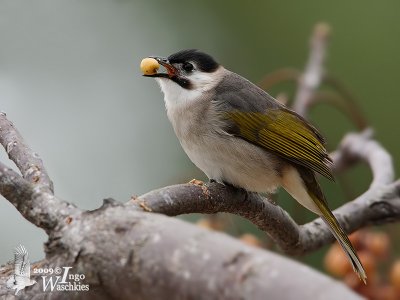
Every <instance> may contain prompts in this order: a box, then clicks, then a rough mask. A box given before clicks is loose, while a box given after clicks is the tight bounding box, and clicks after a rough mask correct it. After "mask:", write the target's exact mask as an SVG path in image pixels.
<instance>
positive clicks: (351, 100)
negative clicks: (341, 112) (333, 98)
mask: <svg viewBox="0 0 400 300" xmlns="http://www.w3.org/2000/svg"><path fill="white" fill-rule="evenodd" d="M322 81H323V82H324V83H326V84H327V85H330V86H331V87H333V88H334V89H335V90H336V91H337V92H338V93H339V95H341V96H342V99H344V100H346V102H344V103H343V104H344V105H345V106H346V108H347V110H348V111H349V113H350V114H351V116H352V117H353V118H352V119H353V121H354V122H355V123H356V124H357V125H358V127H359V129H360V130H363V129H365V128H367V127H368V121H367V119H366V118H365V116H364V115H363V113H362V112H361V109H360V108H359V106H358V104H357V101H356V99H355V97H354V96H353V94H352V93H351V92H350V91H349V90H348V88H347V87H346V86H345V85H344V84H343V83H342V82H341V81H340V80H338V79H336V78H335V77H333V76H331V75H330V74H328V73H326V74H325V75H324V77H323V78H322Z"/></svg>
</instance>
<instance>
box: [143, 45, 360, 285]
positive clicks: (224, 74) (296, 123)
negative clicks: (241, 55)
mask: <svg viewBox="0 0 400 300" xmlns="http://www.w3.org/2000/svg"><path fill="white" fill-rule="evenodd" d="M160 65H161V66H162V67H163V68H164V69H165V72H159V70H158V69H159V67H160ZM141 68H142V71H143V73H144V74H143V76H145V77H151V78H155V79H156V81H157V82H158V84H159V86H160V88H161V91H162V93H163V94H164V102H165V107H166V112H167V116H168V119H169V120H170V122H171V124H172V127H173V129H174V131H175V134H176V136H177V137H178V140H179V142H180V144H181V146H182V148H183V150H184V151H185V152H186V154H187V155H188V157H189V158H190V160H191V161H192V162H193V163H194V164H195V165H196V166H197V167H198V168H199V169H200V170H202V171H203V172H204V173H205V174H206V175H207V177H208V178H209V180H210V181H215V182H220V183H223V184H227V185H231V186H234V187H237V188H241V189H244V190H246V191H249V192H257V193H274V192H275V191H276V190H277V189H278V188H279V187H282V188H283V189H285V190H286V191H287V192H288V193H289V194H290V195H291V196H292V197H293V198H294V199H295V200H297V201H298V202H299V203H300V204H301V205H303V206H304V207H305V208H307V209H308V210H310V211H312V212H314V213H315V214H317V215H318V216H320V217H321V218H322V219H323V220H324V221H325V223H326V224H327V225H328V227H329V229H330V231H331V232H332V234H333V235H334V237H335V238H336V239H337V241H338V242H339V244H340V245H341V247H342V248H343V250H344V252H345V253H346V255H347V257H348V259H349V261H350V263H351V265H352V267H353V270H354V271H355V272H356V273H357V274H358V276H359V278H360V279H361V280H362V281H363V282H364V283H366V278H367V276H366V273H365V270H364V268H363V266H362V263H361V261H360V259H359V257H358V256H357V253H356V251H355V249H354V247H353V246H352V244H351V242H350V240H349V238H348V236H347V234H346V233H345V231H344V230H343V228H342V227H341V225H340V224H339V222H338V221H337V219H336V217H335V216H334V215H333V213H332V211H331V210H330V209H329V206H328V203H327V200H326V199H325V196H324V194H323V192H322V189H321V187H320V185H319V183H318V181H317V178H316V174H317V173H319V174H320V175H322V176H324V177H326V178H328V179H330V180H334V177H333V174H332V170H331V165H332V160H331V158H330V157H329V154H328V152H327V150H326V148H325V139H324V137H323V136H322V135H321V134H320V133H319V132H318V130H317V129H316V128H315V127H314V126H313V125H312V124H311V123H309V122H308V121H307V120H305V119H304V118H303V117H301V116H300V115H298V114H297V113H296V112H294V111H293V110H291V109H289V108H288V107H286V106H285V105H283V104H281V103H280V102H278V101H277V100H276V99H274V98H273V97H272V96H271V95H269V94H268V93H267V92H266V91H264V90H263V89H261V88H260V87H258V86H257V85H255V84H253V83H252V82H250V81H249V80H247V79H246V78H244V77H242V76H240V75H239V74H236V73H234V72H232V71H229V70H228V69H226V68H224V67H223V66H222V65H221V64H219V63H218V62H217V61H216V60H215V59H214V58H213V57H212V56H211V55H209V54H207V53H204V52H202V51H199V50H197V49H188V50H181V51H179V52H177V53H174V54H172V55H170V56H168V57H160V56H149V57H148V58H145V59H144V60H143V61H142V64H141Z"/></svg>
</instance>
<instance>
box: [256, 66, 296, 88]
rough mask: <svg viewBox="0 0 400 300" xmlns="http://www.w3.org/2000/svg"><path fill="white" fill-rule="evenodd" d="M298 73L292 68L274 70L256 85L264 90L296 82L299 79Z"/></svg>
mask: <svg viewBox="0 0 400 300" xmlns="http://www.w3.org/2000/svg"><path fill="white" fill-rule="evenodd" d="M300 75H301V73H300V71H299V70H297V69H294V68H283V69H279V70H276V71H274V72H272V73H270V74H268V75H266V76H265V77H264V78H263V79H261V81H260V82H259V83H258V86H259V87H261V88H262V89H264V90H268V89H270V88H271V87H272V86H274V85H277V84H279V83H282V82H286V81H295V82H296V81H298V80H299V78H300Z"/></svg>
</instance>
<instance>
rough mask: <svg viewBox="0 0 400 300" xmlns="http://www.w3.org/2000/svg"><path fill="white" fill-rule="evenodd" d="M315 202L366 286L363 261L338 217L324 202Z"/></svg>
mask: <svg viewBox="0 0 400 300" xmlns="http://www.w3.org/2000/svg"><path fill="white" fill-rule="evenodd" d="M310 196H311V195H310ZM314 202H315V204H316V205H317V206H318V208H319V210H320V211H321V218H322V219H323V220H324V221H325V223H326V224H327V225H328V227H329V229H330V231H331V232H332V234H333V235H334V236H335V238H336V240H337V241H338V242H339V244H340V246H342V248H343V251H344V252H345V253H346V255H347V257H348V258H349V261H350V263H351V265H352V267H353V270H354V272H356V273H357V275H358V277H360V279H361V280H362V281H363V282H364V284H366V283H367V275H366V274H365V270H364V268H363V265H362V264H361V261H360V259H359V258H358V255H357V253H356V251H355V250H354V248H353V245H352V244H351V242H350V240H349V238H348V236H347V234H346V233H345V232H344V230H343V228H342V226H340V224H339V222H338V221H337V219H336V217H335V216H334V215H333V213H332V212H331V211H330V209H329V208H328V206H327V205H326V204H325V203H324V201H322V200H320V199H316V200H314Z"/></svg>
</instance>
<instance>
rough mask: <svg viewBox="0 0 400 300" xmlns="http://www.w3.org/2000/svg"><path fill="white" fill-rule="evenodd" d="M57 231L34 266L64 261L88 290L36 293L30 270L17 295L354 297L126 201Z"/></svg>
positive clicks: (280, 261)
mask: <svg viewBox="0 0 400 300" xmlns="http://www.w3.org/2000/svg"><path fill="white" fill-rule="evenodd" d="M60 233H61V234H60V237H59V239H57V240H53V241H50V243H48V245H51V248H53V249H58V252H57V254H56V255H49V256H48V258H47V260H46V261H44V262H42V263H41V267H42V268H44V267H52V268H55V267H62V266H71V267H73V269H71V273H80V274H84V275H85V276H86V278H85V280H84V281H83V283H84V284H89V289H90V291H89V292H75V293H74V292H65V291H61V292H57V291H55V292H53V293H49V292H43V291H42V282H41V280H42V279H41V278H40V276H37V277H34V279H35V280H38V281H39V283H38V284H36V285H34V286H32V287H28V288H25V289H24V290H23V291H22V292H21V294H22V295H21V296H20V297H21V298H19V299H41V298H42V297H43V298H44V297H46V299H96V300H97V299H136V300H142V299H143V300H144V299H146V300H148V299H177V300H178V299H199V300H202V299H207V300H208V299H221V300H224V299H226V300H228V299H229V300H240V299H266V298H268V299H282V300H285V299H287V300H288V299H314V298H316V299H318V298H323V299H332V300H333V299H351V300H356V299H360V297H359V296H357V295H356V294H355V293H353V292H352V291H350V290H349V289H348V288H347V287H345V286H344V285H343V284H342V283H339V282H338V281H335V280H333V279H331V278H329V277H327V276H326V275H322V274H320V273H318V272H316V271H314V270H312V269H311V268H309V267H307V266H304V265H302V264H299V263H297V262H295V261H292V260H290V259H287V258H285V257H282V256H280V255H278V254H275V253H272V252H268V251H265V250H262V249H257V248H254V247H249V246H246V245H244V244H243V243H241V242H240V241H238V240H237V239H234V238H231V237H229V236H227V235H226V234H223V233H217V232H210V231H208V230H205V229H202V228H199V227H197V226H193V225H191V224H188V223H186V222H184V221H182V220H179V219H175V218H168V217H165V216H162V215H159V214H149V213H144V212H141V211H138V210H136V209H135V207H133V206H132V205H122V204H118V203H115V202H111V201H107V203H106V204H105V205H104V206H103V207H102V208H100V209H97V210H95V211H92V212H86V213H83V214H82V215H80V216H79V215H78V216H76V218H73V219H72V220H71V222H70V223H69V224H68V226H67V227H65V228H64V229H63V230H62V231H61V232H60ZM50 253H52V252H51V251H50ZM53 254H54V253H53ZM9 273H11V272H9ZM9 273H7V270H3V272H2V271H1V270H0V296H2V295H10V294H11V291H10V290H7V289H6V288H5V284H4V281H5V280H6V279H7V275H6V274H9ZM34 296H35V297H37V298H34Z"/></svg>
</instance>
